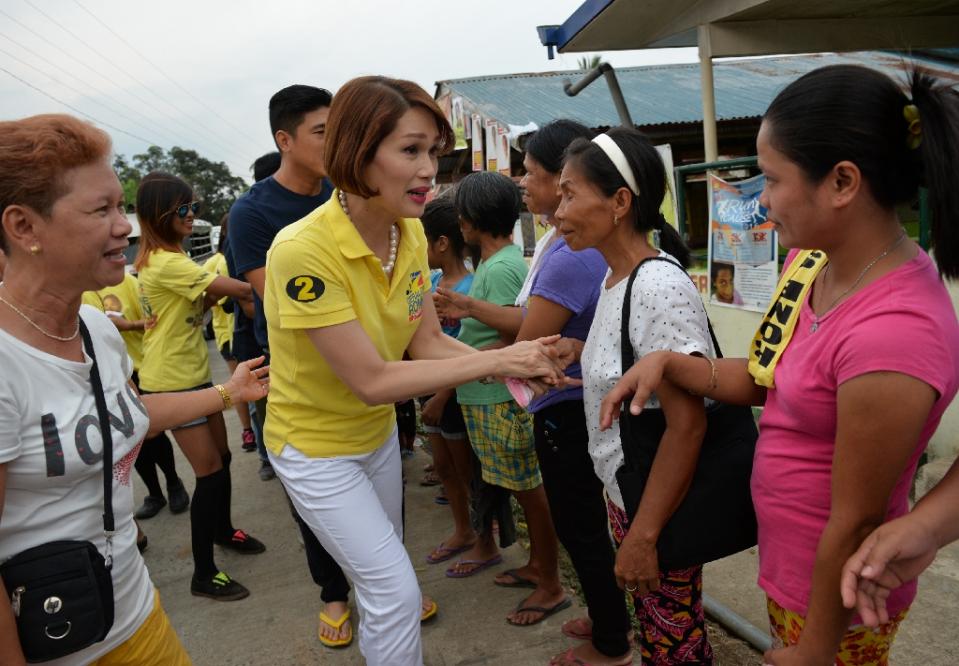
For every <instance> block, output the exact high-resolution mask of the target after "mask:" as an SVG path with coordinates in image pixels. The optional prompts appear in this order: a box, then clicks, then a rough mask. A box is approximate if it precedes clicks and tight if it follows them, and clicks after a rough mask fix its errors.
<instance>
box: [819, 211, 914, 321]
mask: <svg viewBox="0 0 959 666" xmlns="http://www.w3.org/2000/svg"><path fill="white" fill-rule="evenodd" d="M904 240H906V231H905V230H903V231H902V233H901V234H899V238H897V239H896V240H895V241H894V242H893V244H892V245H890V246H889V247H887V248H886V249H885V250H883V252H882V253H881V254H880V255H879V256H878V257H876V258H875V259H873V260H872V261H870V262H869V263H868V264H866V267H865V268H864V269H862V271H861V272H860V273H859V277H857V278H856V280H855V281H854V282H853V283H852V284H851V285H849V288H847V289H846V290H845V291H844V292H842V293H841V294H839V296H837V297H836V298H835V299H833V302H832V303H830V304H829V307H828V308H826V310H825V311H824V312H823V313H822V316H816V314H815V313H814V314H813V317H815V319H814V320H813V323H812V326H810V327H809V332H810V333H815V332H816V331H818V330H819V324H820V323H822V321H823V320H824V319H825V318H826V317H828V316H829V315H830V314H831V313H832V309H833V308H834V307H836V305H837V304H838V303H839V301H841V300H842V299H844V298H845V297H846V296H848V295H849V292H851V291H852V290H853V289H855V288H856V287H858V286H859V283H860V282H862V279H863V278H864V277H866V273H868V272H869V269H870V268H872V267H873V266H875V265H876V264H878V263H879V262H880V261H882V260H883V259H885V258H886V257H887V256H889V253H890V252H892V251H893V250H895V249H896V248H897V247H899V246H900V245H902V242H903V241H904ZM829 266H830V264H826V267H825V268H824V269H823V282H825V278H826V273H827V272H828V271H829Z"/></svg>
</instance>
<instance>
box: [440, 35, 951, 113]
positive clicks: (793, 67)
mask: <svg viewBox="0 0 959 666" xmlns="http://www.w3.org/2000/svg"><path fill="white" fill-rule="evenodd" d="M917 61H918V62H920V63H921V64H922V65H923V66H925V67H930V68H932V69H934V70H935V72H936V74H937V75H939V76H941V77H943V78H945V79H947V80H951V81H952V82H953V85H957V84H959V64H957V63H955V62H942V61H931V60H926V59H917ZM905 62H906V58H905V57H904V56H902V55H899V54H896V53H888V52H882V51H866V52H861V53H843V54H839V53H821V54H813V55H804V56H780V57H774V58H746V59H736V60H724V61H719V62H716V63H714V65H713V77H714V82H715V90H716V118H717V120H720V121H722V120H733V119H737V118H752V117H758V116H761V115H762V114H763V112H764V111H765V110H766V107H767V106H769V103H770V102H771V101H772V100H773V98H774V97H775V96H776V94H777V93H778V92H779V91H780V90H782V89H783V88H784V87H785V86H786V85H787V84H788V83H790V82H791V81H793V80H795V79H796V78H798V77H799V76H801V75H803V74H805V73H806V72H809V71H811V70H813V69H816V68H819V67H824V66H826V65H833V64H842V63H848V64H859V65H865V66H867V67H871V68H873V69H878V70H880V71H883V72H885V73H887V74H889V75H890V76H892V77H893V78H895V79H896V80H899V81H904V80H905V74H904V73H903V64H904V63H905ZM583 74H584V72H583V71H577V70H568V71H561V72H542V73H535V74H506V75H500V76H487V77H475V78H468V79H450V80H447V81H439V82H437V85H438V86H439V90H440V92H441V93H442V92H443V91H445V90H450V91H451V92H452V93H453V94H454V95H460V96H462V97H464V98H466V99H467V100H468V104H467V106H468V107H472V109H471V110H472V111H473V112H475V113H480V114H482V115H483V116H485V117H487V118H491V119H495V120H497V121H499V122H500V123H503V124H508V125H518V126H522V125H527V124H528V123H530V122H532V123H535V124H536V125H537V126H542V125H544V124H546V123H548V122H549V121H551V120H555V119H557V118H573V119H575V120H578V121H580V122H582V123H583V124H585V125H588V126H590V127H606V126H610V125H618V124H619V118H618V116H617V115H616V109H615V107H614V106H613V101H612V98H611V97H610V94H609V89H608V88H607V86H606V82H605V80H604V79H602V78H600V79H597V80H596V81H594V82H593V83H592V84H591V85H590V86H589V87H587V88H586V89H585V90H583V91H582V92H581V93H580V94H579V95H577V96H576V97H569V96H567V95H566V93H564V92H563V80H564V79H567V78H569V79H573V81H574V82H575V80H577V79H578V78H580V77H581V76H582V75H583ZM616 76H617V78H618V79H619V84H620V87H621V88H622V89H623V96H624V97H625V98H626V104H627V105H628V107H629V111H630V114H631V115H632V118H633V122H634V123H636V125H639V126H644V125H663V124H673V123H698V122H702V119H703V109H702V98H701V96H700V74H699V65H698V64H688V65H685V64H684V65H654V66H646V67H624V68H623V69H617V70H616Z"/></svg>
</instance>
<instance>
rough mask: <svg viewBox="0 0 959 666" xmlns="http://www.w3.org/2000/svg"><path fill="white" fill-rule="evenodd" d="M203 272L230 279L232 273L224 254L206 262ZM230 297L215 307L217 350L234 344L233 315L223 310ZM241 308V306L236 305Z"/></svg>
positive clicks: (214, 332) (214, 325)
mask: <svg viewBox="0 0 959 666" xmlns="http://www.w3.org/2000/svg"><path fill="white" fill-rule="evenodd" d="M203 270H205V271H207V272H208V273H215V274H216V275H219V276H222V277H230V271H229V269H228V268H227V266H226V257H225V256H223V253H222V252H217V253H216V254H214V255H213V256H212V257H210V258H209V259H207V260H206V262H205V263H204V264H203ZM229 298H230V297H229V296H224V297H223V298H221V299H220V300H218V301H217V302H216V305H214V306H213V308H212V309H213V336H214V337H215V338H216V348H217V349H223V345H225V344H228V343H232V342H233V313H232V312H227V311H226V310H224V309H223V304H224V303H226V302H227V301H228V300H229ZM234 305H235V307H240V306H239V304H234Z"/></svg>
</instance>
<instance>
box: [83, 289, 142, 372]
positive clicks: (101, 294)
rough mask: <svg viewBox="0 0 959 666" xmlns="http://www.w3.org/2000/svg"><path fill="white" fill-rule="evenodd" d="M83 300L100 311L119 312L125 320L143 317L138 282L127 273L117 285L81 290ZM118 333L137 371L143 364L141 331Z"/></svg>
mask: <svg viewBox="0 0 959 666" xmlns="http://www.w3.org/2000/svg"><path fill="white" fill-rule="evenodd" d="M83 302H84V303H86V304H87V305H92V306H93V307H95V308H96V309H97V310H100V311H101V312H106V313H110V312H119V313H120V314H121V315H123V318H124V319H126V320H127V321H137V320H139V319H143V318H144V317H143V308H142V306H141V304H140V283H139V282H137V279H136V278H135V277H133V276H132V275H130V274H129V273H126V274H125V277H124V278H123V282H121V283H120V284H118V285H115V286H113V287H106V288H105V289H101V290H100V291H85V292H83ZM120 335H121V336H122V337H123V341H124V342H125V343H126V344H127V353H128V354H129V355H130V359H131V360H132V361H133V369H134V370H137V371H139V370H140V366H141V365H143V331H120Z"/></svg>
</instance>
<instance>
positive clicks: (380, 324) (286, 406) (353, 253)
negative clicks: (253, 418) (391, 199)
mask: <svg viewBox="0 0 959 666" xmlns="http://www.w3.org/2000/svg"><path fill="white" fill-rule="evenodd" d="M399 227H400V245H399V249H398V252H397V257H396V266H395V268H394V270H393V279H392V281H391V282H389V283H388V282H387V279H386V275H385V274H384V273H383V268H382V265H381V264H380V261H379V260H378V259H377V258H376V256H375V255H374V254H373V252H372V251H371V250H370V249H369V247H367V245H366V243H365V242H364V241H363V239H362V238H361V237H360V234H359V233H358V232H357V230H356V227H354V226H353V223H352V222H351V221H350V219H349V218H348V217H347V216H346V215H345V214H344V213H343V209H342V208H340V205H339V202H338V200H337V195H336V193H334V194H333V196H332V197H330V200H329V201H328V202H327V203H325V204H323V205H322V206H320V207H319V208H317V209H316V210H315V211H313V212H312V213H310V214H309V215H307V216H306V217H305V218H303V219H302V220H300V221H299V222H295V223H294V224H291V225H290V226H288V227H286V228H285V229H283V230H282V231H280V233H279V234H277V236H276V238H275V239H274V241H273V245H272V247H271V248H270V251H269V253H268V254H267V256H266V288H265V289H266V293H265V294H264V299H263V310H264V313H265V314H266V321H267V332H268V334H269V339H270V398H269V401H268V406H267V419H266V428H265V434H264V439H265V442H266V445H267V447H269V448H270V450H271V451H273V452H274V453H276V454H279V453H280V452H281V451H282V450H283V447H284V446H286V445H287V444H290V445H292V446H294V447H295V448H296V449H297V450H299V451H300V452H302V453H303V454H304V455H307V456H310V457H315V458H326V457H333V456H341V455H361V454H364V453H370V452H371V451H374V450H375V449H376V448H377V447H379V446H380V445H382V444H383V442H384V441H385V440H386V438H387V437H388V436H389V435H390V432H392V430H393V428H394V425H395V422H396V415H395V412H394V409H393V405H392V404H389V405H377V406H375V407H370V406H368V405H366V404H364V403H363V402H362V401H361V400H360V399H359V398H357V397H356V396H355V395H354V394H353V392H352V391H350V389H349V388H348V387H347V385H346V384H344V383H343V382H342V381H341V380H340V378H339V377H337V375H336V374H334V372H333V370H332V369H331V368H330V366H329V364H328V363H327V362H326V360H325V359H324V358H323V356H322V355H321V354H320V353H319V352H318V351H317V349H316V347H315V346H313V343H312V342H311V341H310V339H309V337H308V336H307V334H306V331H307V330H308V329H313V328H322V327H324V326H334V325H336V324H343V323H345V322H348V321H353V320H358V321H359V323H360V324H361V325H362V326H363V330H364V331H365V332H366V335H368V336H369V338H370V340H371V341H372V342H373V345H374V346H375V347H376V349H377V351H378V352H379V353H380V356H382V358H383V359H384V360H386V361H399V360H401V359H402V358H403V352H404V351H405V350H406V348H407V347H408V346H409V342H410V339H411V338H412V337H413V334H414V333H415V332H416V329H417V327H418V326H419V324H420V320H421V319H422V316H423V298H424V297H425V296H426V295H428V294H429V291H430V279H429V274H430V269H429V265H428V264H427V261H426V237H425V236H424V235H423V226H422V224H421V223H420V221H419V220H417V219H403V220H400V221H399Z"/></svg>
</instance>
